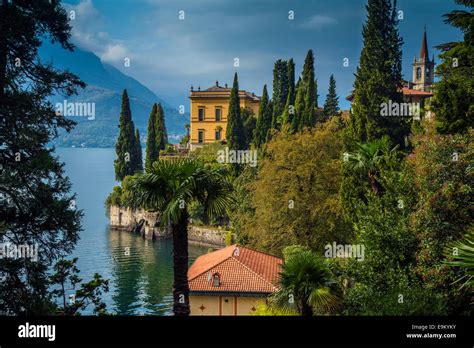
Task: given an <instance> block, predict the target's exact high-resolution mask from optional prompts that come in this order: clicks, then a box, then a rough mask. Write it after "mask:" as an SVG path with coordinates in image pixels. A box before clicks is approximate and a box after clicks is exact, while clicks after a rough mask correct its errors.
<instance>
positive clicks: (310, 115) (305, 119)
mask: <svg viewBox="0 0 474 348" xmlns="http://www.w3.org/2000/svg"><path fill="white" fill-rule="evenodd" d="M302 83H303V88H304V92H305V96H304V104H305V108H304V111H303V115H302V118H301V120H302V128H304V127H313V126H314V124H315V123H316V119H315V110H314V109H315V107H316V84H315V80H314V56H313V50H309V51H308V53H307V55H306V58H305V61H304V66H303V77H302Z"/></svg>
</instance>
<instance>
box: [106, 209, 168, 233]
mask: <svg viewBox="0 0 474 348" xmlns="http://www.w3.org/2000/svg"><path fill="white" fill-rule="evenodd" d="M109 213H110V227H111V228H112V229H116V230H122V231H128V232H135V233H140V234H141V235H142V236H143V237H145V238H147V239H155V238H166V237H169V236H170V231H169V229H168V228H165V229H163V228H160V219H159V214H158V213H152V212H148V211H145V210H143V209H138V210H134V209H130V208H126V207H118V206H114V205H113V206H111V207H110V210H109Z"/></svg>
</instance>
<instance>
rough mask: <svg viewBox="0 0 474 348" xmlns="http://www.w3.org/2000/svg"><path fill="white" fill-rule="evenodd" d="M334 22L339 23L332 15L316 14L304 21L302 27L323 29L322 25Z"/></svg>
mask: <svg viewBox="0 0 474 348" xmlns="http://www.w3.org/2000/svg"><path fill="white" fill-rule="evenodd" d="M334 24H337V20H336V19H334V18H332V17H329V16H323V15H315V16H312V17H309V18H308V19H307V20H306V21H304V22H303V24H301V27H302V28H305V29H321V28H322V27H325V26H330V25H334Z"/></svg>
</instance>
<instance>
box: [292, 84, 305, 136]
mask: <svg viewBox="0 0 474 348" xmlns="http://www.w3.org/2000/svg"><path fill="white" fill-rule="evenodd" d="M304 96H305V88H304V83H303V80H302V79H301V77H300V78H298V82H296V96H295V110H294V111H295V115H294V116H293V120H292V122H291V129H292V130H293V131H299V130H300V129H301V128H302V127H303V121H302V117H303V114H304V111H305V100H304Z"/></svg>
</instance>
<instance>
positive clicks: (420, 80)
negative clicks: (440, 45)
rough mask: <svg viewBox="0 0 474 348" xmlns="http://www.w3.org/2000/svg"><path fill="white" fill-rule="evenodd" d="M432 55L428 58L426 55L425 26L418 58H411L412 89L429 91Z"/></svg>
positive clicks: (431, 81) (431, 77) (431, 74)
mask: <svg viewBox="0 0 474 348" xmlns="http://www.w3.org/2000/svg"><path fill="white" fill-rule="evenodd" d="M434 66H435V63H434V55H433V58H432V59H431V60H430V58H429V56H428V44H427V42H426V27H425V31H424V32H423V40H422V42H421V49H420V58H419V59H416V56H415V58H414V59H413V89H415V90H419V91H423V92H430V86H431V85H432V84H433V82H434Z"/></svg>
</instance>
